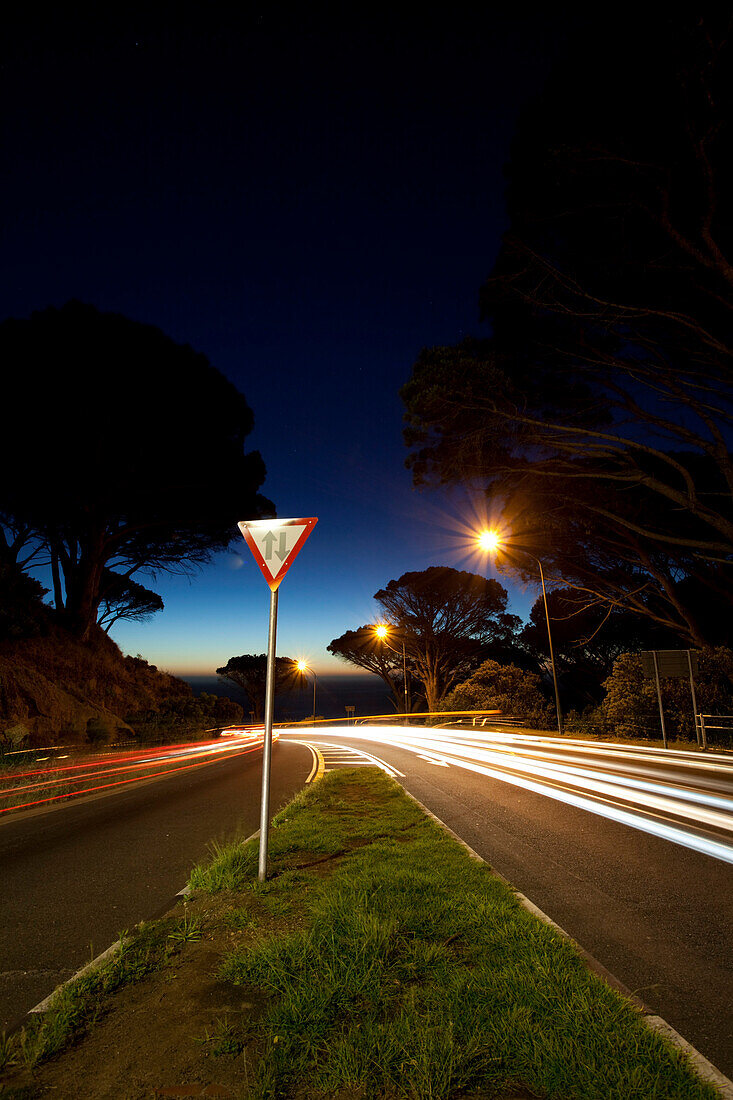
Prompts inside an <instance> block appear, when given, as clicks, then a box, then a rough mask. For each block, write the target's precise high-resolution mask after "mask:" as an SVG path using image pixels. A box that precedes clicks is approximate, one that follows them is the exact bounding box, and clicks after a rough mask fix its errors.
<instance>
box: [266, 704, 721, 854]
mask: <svg viewBox="0 0 733 1100" xmlns="http://www.w3.org/2000/svg"><path fill="white" fill-rule="evenodd" d="M281 732H282V733H286V732H287V731H285V730H282V731H281ZM320 733H325V734H326V735H327V736H338V737H339V739H340V743H341V745H343V739H344V738H347V739H348V740H350V741H351V740H366V741H378V742H382V743H383V744H385V745H389V746H391V747H392V748H398V749H403V750H405V751H407V752H411V753H414V754H415V756H417V757H418V758H420V759H423V760H426V761H428V762H430V763H433V764H437V765H440V766H443V767H445V766H450V765H453V766H454V767H459V768H463V769H464V770H467V771H472V772H475V773H477V774H480V775H486V776H488V777H490V778H492V779H497V780H500V781H501V782H503V783H509V784H512V785H513V786H517V787H521V788H523V789H525V790H528V791H532V792H534V793H537V794H541V795H543V796H545V797H549V798H553V799H555V800H557V801H560V802H564V803H566V804H568V805H572V806H576V807H577V808H579V809H582V810H586V811H588V812H590V813H593V814H596V815H598V816H602V817H605V818H608V819H609V820H612V821H617V822H619V823H621V824H623V825H628V826H630V827H631V828H634V829H638V830H641V831H643V832H646V833H649V834H651V835H654V836H657V837H660V838H661V839H664V840H668V841H671V842H672V843H675V844H679V845H682V846H684V847H686V848H690V849H692V850H694V851H698V852H702V853H703V854H704V855H708V856H711V857H713V858H714V859H719V860H723V861H724V862H726V863H733V843H732V842H731V841H730V840H729V839H728V837H727V836H726V835H725V834H731V833H733V796H727V795H725V794H719V793H714V792H711V791H709V790H706V789H705V787H704V785H705V784H710V783H711V781H712V783H713V785H714V786H716V787H722V788H723V789H727V790H730V791H731V793H732V795H733V758H732V759H726V758H724V757H723V758H720V757H719V758H718V759H717V760H711V759H709V758H706V759H701V758H700V756H699V755H698V754H696V753H694V752H673V753H669V752H668V751H665V750H661V749H659V750H654V749H638V748H637V747H636V746H631V751H630V752H626V747H625V746H624V747H621V746H617V745H615V746H609V745H598V744H597V743H596V742H588V741H577V742H568V741H566V740H565V739H562V740H561V739H560V738H541V737H527V736H517V735H516V734H505V733H500V734H498V735H493V734H492V735H489V734H488V733H487V732H484V731H483V730H482V731H481V733H480V734H479V735H478V736H477V734H476V731H475V730H473V729H472V730H471V731H470V733H469V731H466V733H465V734H464V733H463V731H456V730H443V729H440V728H437V727H433V728H431V729H425V728H421V729H419V730H418V729H416V728H415V727H406V726H382V725H379V726H377V725H375V726H374V727H366V726H362V727H360V728H359V731H358V732H356V731H355V730H351V731H349V732H347V731H345V730H343V729H342V728H339V727H336V726H333V727H325V728H323V727H322V728H321V730H319V734H320ZM466 734H468V735H466ZM319 741H320V738H319ZM328 744H329V745H330V746H331V747H334V748H337V747H339V746H338V744H335V743H334V742H328ZM589 757H590V758H591V760H590V763H589V760H588V758H589ZM380 763H383V762H380ZM683 773H684V774H683ZM695 773H697V775H695ZM399 774H401V773H399ZM678 776H679V778H681V779H682V780H683V782H681V783H674V779H675V778H677V777H678ZM670 779H671V780H673V782H670V781H669V780H670ZM696 782H699V784H700V785H699V786H696V785H695V783H696ZM670 818H673V819H680V820H670ZM711 829H712V830H715V831H716V834H717V835H716V834H713V833H711V832H709V831H707V830H711Z"/></svg>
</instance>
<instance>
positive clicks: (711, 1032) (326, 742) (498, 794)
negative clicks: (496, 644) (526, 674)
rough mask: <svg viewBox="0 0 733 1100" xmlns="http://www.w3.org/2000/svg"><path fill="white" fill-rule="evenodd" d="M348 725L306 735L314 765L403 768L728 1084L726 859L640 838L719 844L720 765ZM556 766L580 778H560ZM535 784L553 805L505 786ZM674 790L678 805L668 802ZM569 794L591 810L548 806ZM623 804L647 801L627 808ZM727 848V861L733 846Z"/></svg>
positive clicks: (425, 796) (732, 1064)
mask: <svg viewBox="0 0 733 1100" xmlns="http://www.w3.org/2000/svg"><path fill="white" fill-rule="evenodd" d="M357 729H358V727H352V728H350V729H349V730H348V732H347V731H345V730H344V729H343V728H342V729H341V730H339V729H338V728H333V729H330V730H328V731H313V735H312V737H311V736H308V740H309V741H311V742H312V743H313V744H314V745H320V746H321V751H322V752H323V753H324V755H325V764H326V768H327V769H328V768H330V767H341V766H345V765H346V764H348V763H349V760H350V753H352V752H353V750H355V749H356V750H366V751H368V752H369V753H371V754H373V755H375V756H376V757H378V758H379V759H381V760H382V761H384V762H386V763H387V764H389V765H391V766H392V767H393V768H394V769H396V770H398V771H399V772H401V773H403V774H402V775H398V776H397V778H398V779H399V781H400V782H401V783H402V784H404V786H405V787H406V789H407V790H408V791H410V792H411V793H412V794H413V795H415V797H416V798H418V799H419V800H420V801H421V802H422V803H423V804H424V805H425V806H427V807H428V809H430V810H432V812H433V813H435V814H436V815H437V816H438V817H439V818H441V819H442V820H443V821H444V822H445V823H446V824H447V825H449V826H450V828H451V829H453V830H454V831H455V832H456V833H457V834H458V835H459V836H460V837H462V838H463V839H464V840H465V841H466V842H467V843H468V844H469V845H470V846H471V847H472V848H474V849H475V851H476V852H478V853H479V855H481V856H482V858H483V859H485V860H486V861H487V863H489V864H490V865H491V866H493V867H494V868H495V869H496V870H497V871H498V872H499V873H500V874H502V875H503V876H504V877H505V878H507V879H508V880H509V881H510V882H511V883H512V884H513V885H514V886H515V887H516V888H517V889H518V890H520V891H521V892H522V893H523V894H525V895H526V896H527V897H528V898H529V899H530V900H531V901H533V902H534V903H535V905H538V906H539V907H540V909H542V910H543V911H544V912H545V913H546V914H547V915H548V916H549V917H551V918H552V919H553V920H554V921H555V922H556V923H557V924H559V925H560V926H561V927H562V928H564V929H565V931H566V932H568V933H569V934H570V935H571V936H572V937H573V938H574V939H575V940H576V941H577V942H578V943H579V944H580V945H581V946H582V947H583V948H585V950H586V951H588V952H589V953H590V954H591V955H593V956H594V957H595V958H596V959H597V960H598V961H599V962H601V963H602V964H603V965H604V966H605V967H607V968H608V970H610V971H611V973H612V974H614V975H615V976H616V977H617V978H619V979H620V980H621V981H622V982H623V983H624V984H625V985H626V986H627V987H628V988H629V989H630V990H631V991H632V992H635V993H636V994H637V995H638V996H639V997H640V998H641V999H642V1000H643V1001H644V1002H645V1003H646V1004H647V1005H648V1006H649V1007H650V1008H651V1009H652V1010H653V1011H654V1012H655V1013H657V1014H659V1015H661V1016H662V1017H664V1019H666V1020H667V1021H668V1022H669V1023H670V1024H671V1025H672V1026H673V1027H674V1028H675V1029H676V1030H677V1031H678V1032H679V1033H680V1034H681V1035H682V1036H684V1038H686V1039H687V1040H688V1042H690V1043H692V1045H693V1046H694V1047H696V1048H697V1049H698V1050H699V1051H700V1052H701V1053H702V1054H704V1055H705V1057H706V1058H708V1059H709V1060H710V1061H711V1062H712V1063H713V1064H714V1065H716V1066H717V1067H718V1069H720V1070H721V1071H722V1072H723V1073H724V1074H726V1076H728V1077H733V864H731V863H728V862H725V861H724V860H723V859H720V858H713V857H711V856H710V855H705V854H703V853H702V852H699V851H695V850H692V849H690V848H687V847H684V846H683V845H681V844H678V843H672V842H670V841H669V840H667V839H663V838H662V837H661V836H657V835H652V834H650V833H649V832H646V831H643V829H644V828H655V829H656V828H659V829H660V830H662V831H664V830H665V829H667V828H668V829H670V830H675V829H677V830H679V831H680V832H681V833H687V835H688V838H689V841H690V842H691V843H695V844H702V845H705V844H707V843H710V844H711V845H712V846H714V845H716V844H719V845H720V846H721V848H720V851H721V852H723V853H724V852H725V847H724V846H725V844H726V843H728V844H730V843H731V839H732V836H733V834H731V832H730V830H731V829H733V816H731V814H730V811H728V813H727V814H726V813H725V807H726V806H727V805H728V802H729V801H730V806H731V807H733V801H731V800H733V758H732V757H729V758H728V760H727V762H724V764H723V767H722V768H714V767H709V764H710V758H703V759H702V760H701V759H700V758H697V760H695V759H691V760H688V759H687V758H679V759H675V758H674V757H673V755H671V754H670V755H667V756H665V755H664V751H663V750H658V751H656V750H652V751H651V753H639V752H635V751H634V750H632V749H629V750H625V749H624V748H623V747H621V746H613V751H612V753H609V754H606V755H605V756H601V757H600V758H599V755H598V749H597V748H590V749H588V750H584V749H582V748H581V749H578V750H573V751H572V752H571V751H570V750H569V748H568V746H567V743H561V745H560V747H559V748H558V746H557V745H555V744H553V742H551V741H549V740H548V741H546V742H544V743H542V739H539V741H540V742H541V743H540V744H539V745H538V746H536V747H534V748H532V749H530V747H529V746H528V745H527V742H526V739H522V738H519V740H518V741H516V742H515V743H514V744H512V743H511V741H509V742H507V740H506V738H504V737H501V736H500V737H499V738H498V739H497V741H496V743H495V744H494V745H492V744H491V743H490V740H489V742H487V743H485V745H484V749H483V755H482V749H481V747H480V746H477V745H476V744H474V745H468V747H464V748H462V749H457V748H456V746H455V744H450V743H448V742H447V741H446V743H445V744H442V745H441V746H440V747H439V748H438V749H436V747H435V744H433V747H432V748H429V747H426V745H425V743H418V744H415V745H414V746H412V747H410V746H409V745H406V737H405V733H404V731H402V733H400V734H398V735H396V736H397V738H398V740H400V741H401V744H395V743H394V739H390V737H389V735H388V734H387V733H386V732H385V733H381V732H380V733H378V732H377V731H374V732H373V733H372V734H367V733H366V731H364V733H359V735H358V736H357V737H355V736H354V735H355V734H356V733H357ZM424 734H425V731H422V734H421V735H420V737H421V738H423V737H424ZM284 736H285V737H287V736H288V735H287V734H285V735H284ZM298 736H301V737H305V736H307V735H305V734H303V733H300V734H299V735H298ZM407 736H408V737H409V736H410V735H409V734H408V735H407ZM436 736H437V739H438V743H440V738H441V736H442V735H440V734H438V735H436ZM457 736H459V738H460V737H463V739H465V740H470V738H471V735H470V734H466V735H457ZM474 736H475V735H474ZM339 743H340V744H343V745H344V746H346V747H347V749H346V751H343V750H339V749H338V748H337V747H336V746H337V745H338V744H339ZM497 747H498V750H499V756H498V759H499V760H500V761H501V762H500V763H497V762H496V761H494V762H493V763H492V762H491V759H490V760H489V761H488V762H487V760H486V758H485V753H486V752H488V753H489V754H491V753H492V752H493V750H494V749H496V748H497ZM441 750H442V751H441ZM616 750H618V752H617V751H616ZM647 757H649V759H647ZM357 760H358V757H353V756H352V757H351V761H352V762H356V761H357ZM362 761H363V762H364V763H368V762H369V761H368V758H362ZM477 761H478V762H479V765H478V766H481V767H484V768H485V769H486V770H487V771H491V770H495V771H497V772H499V773H501V770H502V769H505V772H506V775H507V776H509V775H510V774H514V776H515V778H516V779H517V783H510V782H507V781H505V780H501V779H499V778H496V777H494V776H492V775H489V774H482V773H481V772H477V771H476V770H474V768H475V767H476V762H477ZM548 762H549V763H550V764H551V765H552V766H553V770H552V771H551V772H550V774H549V775H545V776H544V777H543V776H542V775H540V776H539V777H538V774H537V772H536V771H533V770H532V769H533V768H537V767H543V766H545V765H546V764H547V763H548ZM564 769H567V774H568V776H570V775H571V772H572V769H575V770H576V771H580V773H581V775H580V777H577V776H576V777H575V778H574V780H573V783H566V782H564V781H563V779H562V772H563V770H564ZM583 772H588V773H589V774H588V776H583V774H582V773H583ZM538 778H539V779H540V780H541V781H542V782H544V783H546V784H547V787H546V790H547V791H548V792H554V795H555V796H557V797H551V796H550V794H549V793H547V794H541V793H538V792H537V791H535V790H531V789H527V787H525V786H522V785H519V784H521V783H523V782H529V783H536V782H538ZM614 779H617V780H619V782H623V783H636V784H638V786H637V787H636V788H633V789H630V788H627V787H624V788H623V789H622V790H621V793H620V794H619V793H618V791H616V792H614V790H613V788H612V787H611V788H607V786H606V785H607V784H608V783H611V782H612V781H613V780H614ZM675 788H676V789H677V791H678V793H679V794H680V796H681V801H675V799H674V798H672V795H671V794H670V791H674V790H675ZM579 791H580V792H581V795H580V796H581V797H586V796H587V797H589V798H590V799H591V800H595V805H596V809H597V811H598V812H589V811H588V810H586V809H583V808H580V807H579V806H576V805H571V804H568V803H567V802H564V801H560V800H558V798H560V797H568V796H569V797H576V795H577V793H578V792H579ZM637 798H638V799H647V800H648V801H647V802H646V803H645V804H644V805H641V806H640V805H639V804H638V803H636V802H635V799H637ZM698 798H702V800H703V801H702V803H699V802H697V801H695V799H698ZM690 799H693V801H692V802H690ZM660 800H661V801H660ZM706 800H707V801H706ZM710 800H712V802H711V801H710ZM716 800H719V802H720V805H718V804H717V802H716ZM650 802H651V805H650V804H649V803H650ZM657 802H659V805H656V803H657ZM688 807H689V813H690V814H691V815H692V819H690V818H686V817H685V814H687V813H688V809H687V808H688ZM716 807H717V808H716ZM721 807H722V808H721ZM616 811H618V812H620V813H624V812H631V813H635V814H638V825H639V827H632V826H630V825H628V824H624V823H621V822H619V821H616V820H611V819H610V818H609V817H608V816H602V815H603V814H608V813H612V812H616ZM716 814H722V816H721V818H720V819H719V820H718V819H717V818H716V816H715V815H716ZM698 815H701V816H702V818H704V819H705V820H703V821H701V820H700V819H699V817H698ZM726 823H727V829H726ZM728 852H729V855H730V856H731V858H733V847H730V848H729V849H728Z"/></svg>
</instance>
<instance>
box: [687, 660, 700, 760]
mask: <svg viewBox="0 0 733 1100" xmlns="http://www.w3.org/2000/svg"><path fill="white" fill-rule="evenodd" d="M687 667H688V669H689V670H690V694H691V695H692V720H693V722H694V723H695V740H696V741H697V743H698V745H699V744H700V731H699V729H698V728H697V696H696V694H695V677H694V676H693V675H692V654H691V653H690V651H689V649H688V650H687Z"/></svg>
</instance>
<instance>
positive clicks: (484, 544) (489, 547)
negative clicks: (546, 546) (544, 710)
mask: <svg viewBox="0 0 733 1100" xmlns="http://www.w3.org/2000/svg"><path fill="white" fill-rule="evenodd" d="M477 542H478V544H479V547H480V549H481V550H486V551H487V552H488V553H489V554H495V553H497V552H498V551H499V550H504V549H506V550H516V551H519V553H520V554H526V555H527V557H528V558H531V559H532V561H536V562H537V565H538V566H539V570H540V581H541V582H542V599H543V601H544V604H545V619H546V621H547V641H548V643H549V646H550V664H551V665H552V682H553V683H554V685H555V709H556V711H557V729H558V732H559V734H560V736H561V737H562V711H561V709H560V692H559V691H558V687H557V670H556V669H555V654H554V652H553V649H552V631H551V630H550V612H549V611H548V609H547V589H546V588H545V574H544V570H543V569H542V562H541V561H540V559H539V558H536V557H535V555H534V554H532V553H530V551H529V550H525V548H524V547H523V546H513V545H509V546H506V547H504V546H503V545H502V540H501V536H500V535H499V534H497V532H496V531H492V530H490V529H487V530H484V531H481V533H480V534H479V535H478V536H477Z"/></svg>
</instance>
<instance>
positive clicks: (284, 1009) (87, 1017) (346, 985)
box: [0, 768, 717, 1100]
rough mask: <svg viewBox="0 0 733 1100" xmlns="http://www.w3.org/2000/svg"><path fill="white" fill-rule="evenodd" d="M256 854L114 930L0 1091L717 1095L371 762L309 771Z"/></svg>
mask: <svg viewBox="0 0 733 1100" xmlns="http://www.w3.org/2000/svg"><path fill="white" fill-rule="evenodd" d="M270 854H271V867H270V873H269V879H268V881H267V882H265V883H259V882H258V881H257V877H256V875H257V842H256V841H250V842H249V843H248V844H246V845H242V844H237V845H229V846H227V847H223V848H219V849H217V850H216V851H215V852H214V853H213V858H212V859H211V860H210V861H209V862H208V863H206V864H202V865H201V866H199V867H197V868H195V869H194V871H193V872H192V875H191V880H190V886H191V890H192V896H191V898H190V899H189V901H188V904H187V908H186V912H185V913H184V914H183V916H181V915H180V913H179V915H178V916H177V917H175V918H174V917H169V918H166V919H165V920H164V921H160V922H156V923H154V924H151V925H145V926H143V927H141V928H140V929H138V930H137V931H136V932H135V933H134V934H133V935H132V936H131V937H127V936H124V937H123V938H122V941H121V948H120V950H119V951H118V953H117V954H116V955H115V956H114V957H113V958H112V959H110V960H109V961H108V962H107V963H106V964H105V965H104V966H103V967H102V968H100V969H99V970H98V971H95V972H92V973H91V974H90V975H87V976H85V977H83V978H81V979H80V980H78V981H77V982H75V983H73V984H72V985H71V986H67V987H66V989H65V990H64V991H63V992H61V993H60V994H58V995H57V997H56V998H55V1000H54V1001H53V1002H52V1007H51V1009H50V1010H49V1011H48V1012H47V1013H46V1014H45V1016H44V1017H43V1018H42V1019H41V1020H39V1022H38V1023H36V1024H34V1025H32V1026H31V1027H30V1028H28V1029H26V1030H25V1031H23V1032H21V1033H20V1034H19V1035H15V1036H12V1037H11V1039H10V1040H9V1041H6V1043H5V1046H4V1048H3V1049H4V1050H5V1058H6V1071H5V1080H6V1092H5V1093H0V1095H3V1100H4V1098H5V1097H6V1096H7V1097H10V1096H18V1097H19V1096H21V1095H22V1096H24V1097H26V1098H28V1100H30V1098H32V1097H35V1096H41V1095H44V1093H45V1091H47V1090H49V1089H53V1090H55V1092H56V1095H73V1094H74V1093H73V1086H75V1085H78V1082H79V1081H84V1082H85V1090H86V1091H85V1096H87V1097H89V1098H90V1100H93V1098H94V1097H97V1096H99V1097H101V1096H106V1095H112V1094H114V1095H120V1096H124V1097H129V1098H132V1100H134V1098H137V1097H140V1098H142V1097H144V1096H149V1095H150V1094H151V1090H153V1089H155V1088H163V1087H176V1086H178V1087H182V1086H183V1085H191V1084H194V1083H195V1084H199V1085H202V1086H203V1085H204V1084H207V1083H216V1084H218V1086H219V1087H220V1088H221V1089H229V1090H230V1091H229V1095H232V1096H240V1097H247V1098H250V1100H254V1098H265V1097H276V1096H277V1097H293V1098H295V1097H297V1098H298V1100H308V1098H313V1100H316V1098H324V1097H345V1096H353V1097H362V1098H366V1097H370V1098H371V1097H373V1098H379V1097H384V1098H387V1097H405V1098H407V1097H410V1098H439V1097H445V1098H448V1097H458V1096H463V1097H466V1096H469V1095H470V1096H472V1097H487V1098H488V1097H497V1098H499V1097H505V1096H507V1095H508V1090H510V1089H512V1088H519V1087H521V1088H523V1089H525V1090H529V1092H530V1094H531V1095H533V1096H537V1097H541V1098H547V1100H549V1098H558V1100H559V1098H562V1100H576V1098H577V1100H581V1098H583V1100H591V1098H597V1100H601V1098H602V1100H612V1098H618V1100H621V1098H623V1100H634V1098H638V1100H655V1098H658V1100H683V1098H684V1100H713V1098H714V1097H715V1096H716V1095H717V1093H716V1092H715V1090H714V1089H713V1088H712V1087H710V1086H708V1085H706V1084H704V1083H702V1082H701V1081H700V1080H699V1079H698V1078H697V1077H696V1075H695V1074H694V1072H693V1071H692V1069H691V1067H690V1065H689V1064H688V1062H687V1060H686V1058H685V1057H684V1056H683V1055H682V1054H681V1053H680V1052H679V1051H678V1050H677V1049H676V1048H674V1047H672V1046H671V1045H670V1044H668V1043H667V1042H666V1041H665V1040H664V1039H662V1038H660V1037H659V1036H658V1035H656V1034H654V1033H653V1032H652V1031H651V1030H649V1029H648V1028H647V1026H646V1025H645V1023H644V1022H643V1019H642V1017H641V1016H640V1015H639V1013H638V1011H637V1010H636V1009H635V1008H634V1006H633V1005H632V1004H631V1003H630V1002H629V1001H627V1000H626V999H625V998H623V997H622V996H621V995H620V994H618V993H617V992H615V991H613V990H612V989H610V988H609V987H608V986H607V985H606V984H605V983H604V982H603V981H602V980H601V979H599V978H598V977H597V976H595V975H594V974H592V973H591V972H590V971H589V970H588V969H587V967H586V965H585V963H584V962H583V961H582V959H581V957H580V956H579V954H578V953H577V952H576V951H575V949H574V948H573V946H572V945H571V944H570V943H569V942H567V941H566V940H564V939H563V938H562V937H560V936H559V934H558V933H556V932H555V931H554V930H553V929H552V928H551V927H550V926H548V925H546V924H545V923H543V922H542V921H540V920H538V919H537V918H535V917H534V916H532V915H531V914H530V913H528V912H527V911H526V910H525V909H524V908H523V907H522V906H521V905H520V903H519V902H518V901H517V899H516V898H515V896H514V894H513V893H512V891H511V889H510V888H509V887H507V886H506V885H505V884H504V883H503V882H502V881H501V880H499V879H497V878H496V877H495V876H493V875H492V874H491V871H490V869H489V868H488V867H487V866H486V865H484V864H481V863H479V862H477V861H476V860H474V859H472V858H471V857H470V856H469V854H468V853H467V852H466V851H465V850H464V849H463V848H462V847H461V846H460V845H459V844H457V843H456V842H455V841H454V840H452V839H451V838H450V837H449V836H448V835H447V834H446V833H445V832H444V831H443V830H442V829H440V828H439V827H438V826H437V825H436V824H435V823H434V822H432V821H431V820H430V819H429V818H427V817H426V816H425V815H424V814H423V813H422V811H421V810H420V808H419V807H418V806H417V805H416V804H415V803H414V802H413V801H412V800H411V799H410V798H409V797H408V796H407V795H405V794H404V792H403V791H402V789H401V788H400V787H399V785H398V784H397V783H395V782H394V781H393V780H391V779H389V778H387V777H386V776H385V775H384V774H383V773H382V772H381V771H379V770H378V769H372V768H362V769H354V770H346V769H345V770H338V771H335V772H331V773H329V774H327V775H326V776H325V777H324V778H323V779H321V780H319V781H318V782H317V783H315V784H314V785H313V786H312V787H309V788H306V789H305V791H303V792H301V794H299V795H298V796H297V797H296V798H295V799H294V800H293V801H292V802H291V803H290V804H289V805H288V806H287V807H286V808H285V809H284V810H282V811H281V812H280V813H279V814H278V815H277V817H276V818H275V820H274V823H273V829H272V833H271V846H270ZM120 1082H125V1086H124V1088H125V1089H126V1091H122V1092H119V1091H114V1093H113V1092H112V1091H110V1089H113V1088H114V1087H115V1085H116V1087H117V1088H118V1089H119V1087H120ZM70 1088H71V1089H72V1091H69V1089H70ZM64 1089H66V1092H65V1091H64ZM13 1090H15V1091H13ZM19 1090H22V1091H19ZM105 1090H107V1091H105ZM222 1095H224V1093H222Z"/></svg>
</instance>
